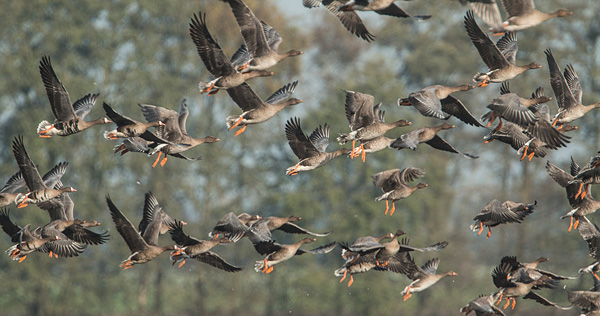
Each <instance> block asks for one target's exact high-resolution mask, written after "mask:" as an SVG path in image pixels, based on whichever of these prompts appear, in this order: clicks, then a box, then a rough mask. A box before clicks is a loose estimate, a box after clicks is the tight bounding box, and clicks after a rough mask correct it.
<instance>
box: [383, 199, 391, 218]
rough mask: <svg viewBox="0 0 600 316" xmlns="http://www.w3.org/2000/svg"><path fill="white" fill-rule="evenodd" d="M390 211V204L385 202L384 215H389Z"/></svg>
mask: <svg viewBox="0 0 600 316" xmlns="http://www.w3.org/2000/svg"><path fill="white" fill-rule="evenodd" d="M389 209H390V207H389V204H388V200H385V213H383V214H384V215H387V212H388V210H389Z"/></svg>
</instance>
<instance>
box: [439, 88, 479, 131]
mask: <svg viewBox="0 0 600 316" xmlns="http://www.w3.org/2000/svg"><path fill="white" fill-rule="evenodd" d="M440 102H441V103H442V111H444V112H446V113H448V114H450V115H452V116H454V117H456V118H458V119H459V120H461V121H463V122H465V123H467V124H469V125H473V126H477V127H483V125H481V123H479V121H478V120H477V119H476V118H475V117H474V116H473V114H471V112H469V110H468V109H467V108H466V107H465V105H464V104H463V103H462V102H461V101H460V100H459V99H457V98H455V97H453V96H451V95H449V96H448V97H446V98H445V99H443V100H440Z"/></svg>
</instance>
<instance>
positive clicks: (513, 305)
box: [510, 297, 517, 309]
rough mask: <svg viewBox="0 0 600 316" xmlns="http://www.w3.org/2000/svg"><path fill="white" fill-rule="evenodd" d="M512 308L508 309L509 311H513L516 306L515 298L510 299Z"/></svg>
mask: <svg viewBox="0 0 600 316" xmlns="http://www.w3.org/2000/svg"><path fill="white" fill-rule="evenodd" d="M512 301H513V302H512V306H511V307H510V309H515V305H516V304H517V299H516V298H514V297H513V298H512Z"/></svg>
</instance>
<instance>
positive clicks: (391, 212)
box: [390, 201, 396, 216]
mask: <svg viewBox="0 0 600 316" xmlns="http://www.w3.org/2000/svg"><path fill="white" fill-rule="evenodd" d="M395 210H396V202H394V201H392V209H391V210H390V216H392V215H394V211H395Z"/></svg>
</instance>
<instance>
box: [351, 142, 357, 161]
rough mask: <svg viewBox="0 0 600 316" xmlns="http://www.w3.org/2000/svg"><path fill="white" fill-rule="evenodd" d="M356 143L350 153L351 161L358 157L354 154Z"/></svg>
mask: <svg viewBox="0 0 600 316" xmlns="http://www.w3.org/2000/svg"><path fill="white" fill-rule="evenodd" d="M354 143H355V141H352V151H351V152H350V159H354V157H356V156H358V155H357V154H354V148H355V147H354Z"/></svg>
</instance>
